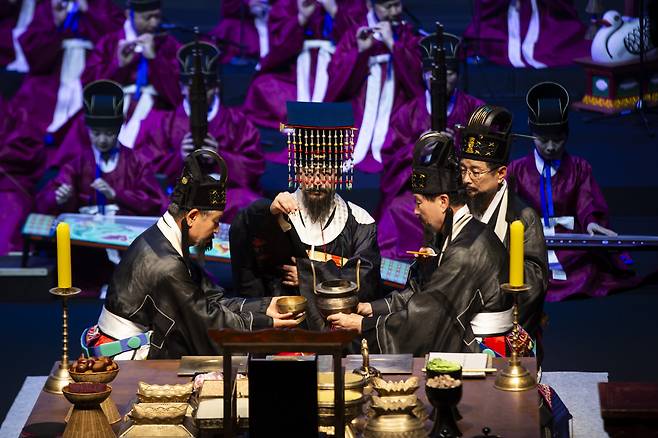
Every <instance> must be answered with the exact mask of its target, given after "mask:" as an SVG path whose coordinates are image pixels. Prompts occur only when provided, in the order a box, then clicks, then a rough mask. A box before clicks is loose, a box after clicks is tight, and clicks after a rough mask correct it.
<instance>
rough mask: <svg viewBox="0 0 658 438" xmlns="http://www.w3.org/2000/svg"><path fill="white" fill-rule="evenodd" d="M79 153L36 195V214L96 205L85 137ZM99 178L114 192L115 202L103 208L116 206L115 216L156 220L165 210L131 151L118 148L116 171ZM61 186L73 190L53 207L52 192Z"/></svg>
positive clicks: (150, 175) (93, 168)
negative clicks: (67, 199) (148, 217)
mask: <svg viewBox="0 0 658 438" xmlns="http://www.w3.org/2000/svg"><path fill="white" fill-rule="evenodd" d="M80 140H81V144H80V153H79V154H78V155H77V156H76V157H74V158H73V159H71V160H70V161H68V162H67V163H66V164H64V165H63V166H62V167H61V168H60V169H59V173H58V175H57V176H56V177H55V178H53V179H52V180H50V182H48V184H46V185H45V186H44V187H43V188H42V189H41V190H40V191H39V193H38V194H37V198H36V202H35V205H36V210H37V211H38V212H39V213H46V214H60V213H77V212H78V211H79V209H80V207H85V206H88V205H97V204H98V199H97V197H96V190H95V189H93V188H92V187H91V183H92V182H93V181H94V180H95V179H96V159H95V158H94V154H93V151H92V146H91V142H90V140H89V136H88V135H87V137H86V141H85V140H84V137H81V138H80ZM100 177H101V178H103V179H104V180H105V181H106V182H107V183H108V184H109V185H110V187H112V188H113V189H114V191H115V192H116V198H115V199H113V200H110V199H108V200H107V201H106V204H116V205H117V206H118V207H119V211H118V212H117V214H120V215H134V216H159V215H161V214H162V213H164V211H165V209H166V208H167V205H168V201H167V198H166V196H165V195H164V192H163V191H162V190H161V189H160V186H159V184H158V182H157V180H156V179H155V174H154V173H153V169H152V168H151V166H150V164H149V163H148V162H146V161H144V160H142V159H141V158H140V157H139V155H137V154H136V153H135V152H134V151H132V150H130V149H128V148H126V147H124V146H119V161H118V163H117V166H116V168H115V169H114V170H113V171H111V172H107V173H102V175H101V176H100ZM62 184H69V185H71V186H72V187H73V195H72V196H71V198H70V199H69V201H68V202H66V203H65V204H64V205H61V206H60V205H57V202H56V200H55V190H56V189H57V188H58V187H59V186H60V185H62Z"/></svg>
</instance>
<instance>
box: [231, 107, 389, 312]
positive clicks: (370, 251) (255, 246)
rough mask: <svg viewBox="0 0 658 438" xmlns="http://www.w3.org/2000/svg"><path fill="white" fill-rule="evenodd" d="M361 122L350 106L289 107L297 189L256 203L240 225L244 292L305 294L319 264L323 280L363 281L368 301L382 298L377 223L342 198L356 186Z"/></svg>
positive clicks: (236, 280) (236, 233)
mask: <svg viewBox="0 0 658 438" xmlns="http://www.w3.org/2000/svg"><path fill="white" fill-rule="evenodd" d="M353 125H354V118H353V115H352V107H351V106H350V105H349V104H337V103H301V102H289V103H288V125H287V126H286V127H285V132H286V133H287V135H288V148H289V157H290V168H289V175H288V178H289V186H290V187H291V188H296V189H297V190H296V191H294V192H292V193H290V192H282V193H279V194H278V195H277V196H276V197H275V199H274V201H272V202H270V201H269V200H260V201H256V202H255V203H254V204H252V205H250V206H249V207H247V208H246V209H245V210H243V211H242V212H240V213H239V214H238V215H237V216H236V218H235V219H234V220H233V223H232V224H231V230H230V245H231V263H232V266H233V284H234V287H235V288H236V289H237V290H238V292H239V293H240V294H242V295H244V296H257V297H261V296H269V295H272V296H277V295H290V294H297V293H298V291H299V287H300V281H299V277H300V276H306V275H309V277H310V264H309V263H310V262H311V261H313V263H314V267H315V268H316V271H317V272H318V282H319V281H322V280H323V279H333V278H335V277H336V276H340V277H341V278H345V279H348V280H351V281H355V280H356V278H357V277H358V278H359V280H360V284H361V289H360V291H359V297H360V298H361V300H363V301H371V300H373V299H375V298H378V297H379V296H378V294H379V293H380V290H381V288H380V281H381V280H380V265H381V256H380V254H379V246H378V245H377V227H376V225H375V220H374V219H373V218H372V217H371V216H370V214H368V212H367V211H365V210H364V209H363V208H361V207H359V206H358V205H355V204H353V203H351V202H347V201H345V200H344V199H343V198H342V197H341V196H340V195H339V194H338V193H336V190H337V189H348V190H349V189H351V187H352V178H353V164H352V157H351V150H352V149H353V142H354V128H353ZM336 268H337V269H336ZM298 269H299V271H298ZM357 271H358V274H357Z"/></svg>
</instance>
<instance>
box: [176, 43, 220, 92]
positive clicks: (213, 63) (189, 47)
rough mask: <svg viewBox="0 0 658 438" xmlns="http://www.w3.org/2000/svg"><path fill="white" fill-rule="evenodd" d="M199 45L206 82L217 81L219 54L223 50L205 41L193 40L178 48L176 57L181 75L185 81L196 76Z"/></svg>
mask: <svg viewBox="0 0 658 438" xmlns="http://www.w3.org/2000/svg"><path fill="white" fill-rule="evenodd" d="M197 45H198V48H199V52H200V54H201V73H202V74H203V76H204V79H205V80H206V82H217V80H218V79H219V62H218V60H219V55H220V54H221V51H220V50H219V49H218V48H217V46H215V45H214V44H210V43H208V42H205V41H198V42H196V41H192V42H191V43H187V44H185V45H184V46H182V47H181V48H180V49H178V52H177V53H176V58H177V59H178V65H179V67H180V77H181V80H182V81H183V82H185V83H188V82H190V81H191V80H192V77H193V76H194V70H195V68H194V55H195V54H196V50H197Z"/></svg>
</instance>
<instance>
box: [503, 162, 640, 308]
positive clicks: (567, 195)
mask: <svg viewBox="0 0 658 438" xmlns="http://www.w3.org/2000/svg"><path fill="white" fill-rule="evenodd" d="M507 180H508V182H509V183H510V187H511V188H512V190H515V191H516V192H517V193H518V194H519V196H520V197H521V198H523V199H524V200H525V201H526V202H527V203H528V205H529V206H531V207H532V208H534V209H535V210H536V211H537V212H538V213H539V215H540V216H541V215H542V209H541V195H540V175H539V171H538V170H537V167H536V164H535V156H534V151H531V152H530V154H529V155H527V156H526V157H524V158H520V159H518V160H515V161H513V162H512V163H510V165H509V166H508V167H507ZM551 188H552V192H553V205H554V210H555V214H554V216H555V217H560V216H573V217H574V219H575V220H574V230H573V231H571V230H567V229H566V228H564V227H563V226H561V225H557V226H556V227H555V232H556V233H558V234H559V233H587V225H588V224H589V223H591V222H595V223H597V224H599V225H602V226H605V227H607V225H608V205H607V203H606V202H605V199H604V198H603V193H602V192H601V189H600V188H599V185H598V184H597V183H596V181H595V180H594V176H593V175H592V167H591V165H590V164H589V163H588V162H587V161H586V160H584V159H583V158H580V157H575V156H573V155H570V154H568V153H566V154H565V155H564V157H563V158H562V160H561V161H560V166H559V168H558V169H557V172H556V173H555V175H553V177H552V178H551ZM555 253H556V255H557V258H558V260H559V262H560V264H561V265H562V268H563V269H564V271H565V272H566V275H567V279H566V280H555V279H553V278H551V275H549V285H548V292H547V294H546V301H561V300H563V299H565V298H567V297H570V296H572V295H577V294H580V295H589V296H604V295H608V294H609V293H611V292H613V291H618V290H623V289H628V288H631V287H634V286H636V285H637V284H638V283H639V281H640V278H638V277H635V276H633V273H632V272H631V271H630V270H628V269H625V268H624V266H623V265H622V264H621V262H619V261H618V260H613V258H612V257H611V254H608V253H605V252H601V253H599V252H597V251H575V250H573V251H572V250H558V251H555Z"/></svg>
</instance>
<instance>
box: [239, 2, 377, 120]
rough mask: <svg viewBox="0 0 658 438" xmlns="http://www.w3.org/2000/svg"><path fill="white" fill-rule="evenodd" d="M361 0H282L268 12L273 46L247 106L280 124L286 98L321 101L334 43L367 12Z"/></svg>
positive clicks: (256, 116)
mask: <svg viewBox="0 0 658 438" xmlns="http://www.w3.org/2000/svg"><path fill="white" fill-rule="evenodd" d="M364 9H365V8H364V7H363V3H362V0H358V1H350V0H321V1H315V0H278V1H277V2H276V3H275V4H274V5H273V6H272V9H271V11H270V14H269V17H268V28H269V34H268V35H269V51H268V53H267V56H265V57H264V58H262V59H261V60H260V72H259V73H258V74H257V75H256V77H255V78H254V80H253V82H252V83H251V85H250V86H249V90H248V92H247V97H246V100H245V103H244V111H245V113H246V114H247V115H248V116H249V117H250V119H251V121H252V122H253V123H254V124H256V125H258V126H261V127H264V128H272V129H276V128H278V127H279V121H280V120H286V102H288V101H300V102H322V101H324V100H325V95H326V93H327V88H328V83H329V82H328V81H329V76H328V72H327V68H328V66H329V62H330V61H331V58H332V54H333V53H334V50H335V44H336V43H337V42H338V41H339V40H340V38H341V36H342V35H343V34H344V33H345V32H346V31H347V30H348V29H350V28H351V26H352V25H353V23H354V20H356V19H358V17H359V16H360V15H362V14H365V12H364V11H363V10H364Z"/></svg>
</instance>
